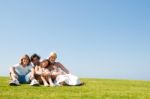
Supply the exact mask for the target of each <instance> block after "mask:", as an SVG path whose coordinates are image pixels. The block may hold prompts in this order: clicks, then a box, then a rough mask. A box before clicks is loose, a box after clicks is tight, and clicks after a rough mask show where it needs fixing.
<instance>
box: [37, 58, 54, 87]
mask: <svg viewBox="0 0 150 99" xmlns="http://www.w3.org/2000/svg"><path fill="white" fill-rule="evenodd" d="M49 65H50V62H49V60H47V59H44V60H43V61H42V62H41V63H40V65H39V66H38V65H37V66H35V74H36V75H39V76H38V77H37V76H36V77H37V79H38V80H39V81H40V82H41V80H42V83H43V84H44V86H46V87H48V86H51V87H53V86H55V85H54V83H53V82H52V79H51V72H50V71H49V70H48V68H47V67H48V66H49Z"/></svg>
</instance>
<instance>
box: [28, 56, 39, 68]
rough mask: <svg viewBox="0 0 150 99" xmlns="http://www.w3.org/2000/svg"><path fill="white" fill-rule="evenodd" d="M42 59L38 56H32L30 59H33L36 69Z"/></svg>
mask: <svg viewBox="0 0 150 99" xmlns="http://www.w3.org/2000/svg"><path fill="white" fill-rule="evenodd" d="M40 58H41V57H40V56H39V55H37V54H33V55H32V56H31V58H30V59H31V62H32V64H33V66H34V67H35V66H37V65H39V64H40Z"/></svg>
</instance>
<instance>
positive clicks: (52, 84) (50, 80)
mask: <svg viewBox="0 0 150 99" xmlns="http://www.w3.org/2000/svg"><path fill="white" fill-rule="evenodd" d="M48 82H49V84H50V86H51V87H53V86H55V85H54V83H53V81H52V79H51V76H48Z"/></svg>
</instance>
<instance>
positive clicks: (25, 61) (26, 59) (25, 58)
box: [20, 54, 30, 66]
mask: <svg viewBox="0 0 150 99" xmlns="http://www.w3.org/2000/svg"><path fill="white" fill-rule="evenodd" d="M20 64H21V65H23V66H27V65H29V64H30V58H29V56H28V55H27V54H26V55H24V56H22V57H21V59H20Z"/></svg>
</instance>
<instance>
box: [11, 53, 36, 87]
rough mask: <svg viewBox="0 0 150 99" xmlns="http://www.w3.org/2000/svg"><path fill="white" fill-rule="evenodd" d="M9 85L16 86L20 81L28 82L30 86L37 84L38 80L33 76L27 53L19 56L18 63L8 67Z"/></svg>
mask: <svg viewBox="0 0 150 99" xmlns="http://www.w3.org/2000/svg"><path fill="white" fill-rule="evenodd" d="M10 78H11V81H10V83H9V85H10V86H18V85H20V83H30V81H31V83H30V85H32V86H36V85H39V83H38V81H37V80H36V79H35V78H34V71H33V67H32V65H31V64H30V58H29V56H28V55H24V56H23V57H21V60H20V63H19V64H16V65H14V66H12V67H10Z"/></svg>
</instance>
